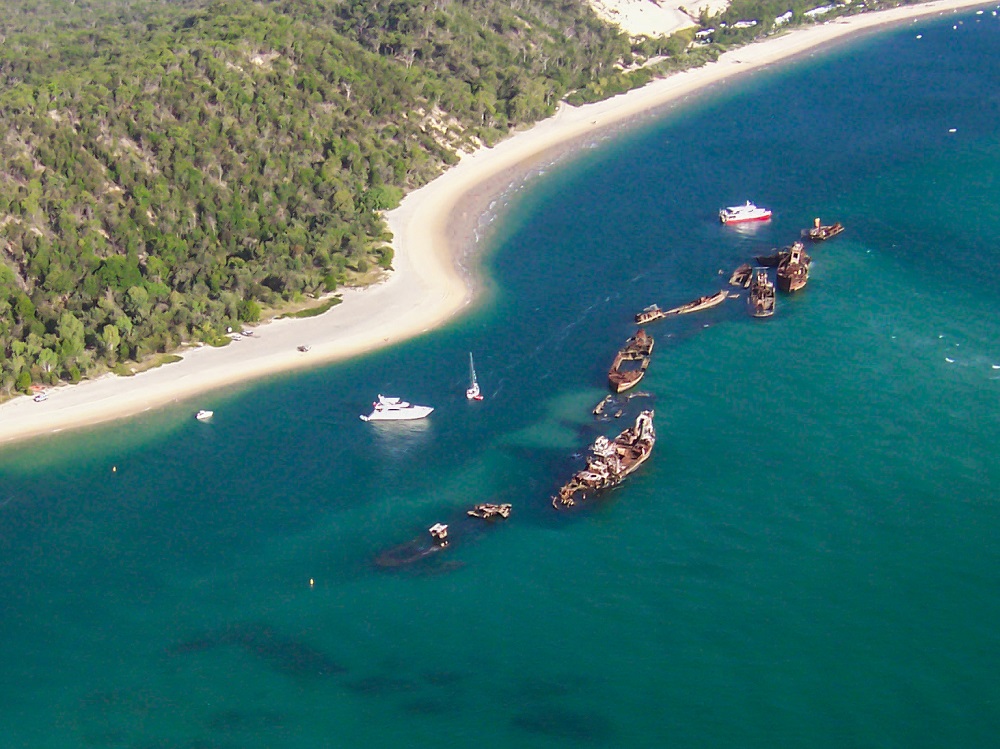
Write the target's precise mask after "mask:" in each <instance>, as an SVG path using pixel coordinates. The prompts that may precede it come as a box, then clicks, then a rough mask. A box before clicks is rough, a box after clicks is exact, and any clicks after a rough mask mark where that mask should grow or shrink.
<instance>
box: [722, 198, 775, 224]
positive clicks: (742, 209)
mask: <svg viewBox="0 0 1000 749" xmlns="http://www.w3.org/2000/svg"><path fill="white" fill-rule="evenodd" d="M769 218H771V209H770V208H760V207H758V206H755V205H754V204H753V203H751V202H750V201H749V200H748V201H747V202H746V205H733V206H729V208H723V209H722V210H721V211H719V221H721V222H722V223H724V224H739V223H743V222H745V221H767V220H768V219H769Z"/></svg>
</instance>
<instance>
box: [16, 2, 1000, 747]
mask: <svg viewBox="0 0 1000 749" xmlns="http://www.w3.org/2000/svg"><path fill="white" fill-rule="evenodd" d="M959 21H961V23H960V24H959ZM953 25H957V28H953ZM918 33H919V34H921V35H922V38H921V39H919V40H918V39H916V35H917V34H918ZM998 69H1000V24H998V20H997V18H996V17H994V16H992V15H991V14H990V11H987V12H986V13H985V14H983V15H981V16H977V15H975V14H974V13H963V14H960V15H958V16H954V17H949V18H948V19H947V20H936V21H932V22H929V23H922V24H918V25H907V26H905V27H899V28H896V29H892V30H889V31H885V32H883V33H879V34H876V35H871V36H867V37H865V38H862V39H856V40H853V41H851V42H849V43H845V44H842V45H840V46H838V47H836V48H833V49H830V50H827V51H825V52H824V53H822V54H816V55H812V56H809V57H805V58H802V59H800V60H797V61H794V62H793V63H790V64H786V65H782V66H779V67H776V68H774V69H771V70H768V71H765V72H762V73H756V74H753V75H751V76H748V77H744V78H741V79H739V80H738V81H735V82H732V83H730V84H727V85H725V86H722V85H720V86H717V87H715V88H714V89H712V90H710V91H707V92H705V93H704V94H702V95H700V96H698V97H695V98H694V99H692V100H691V101H689V102H687V103H686V104H685V105H684V106H681V107H674V108H671V109H668V110H665V111H664V112H663V113H662V114H661V116H659V117H657V118H655V119H653V120H650V121H648V122H647V123H646V124H645V125H643V126H641V127H638V128H633V129H630V130H628V131H624V132H622V133H619V134H618V135H617V136H616V137H614V138H611V139H607V138H605V139H601V140H599V141H595V142H594V143H593V144H590V146H591V147H589V148H588V149H586V150H585V151H584V152H583V153H582V155H579V156H578V157H577V158H575V159H573V160H564V161H560V162H559V163H556V164H553V165H550V166H549V167H548V168H546V169H545V170H544V173H541V174H536V175H534V176H533V177H532V178H531V179H530V180H529V181H528V183H527V185H526V187H525V188H524V189H519V190H517V191H514V192H512V193H511V194H510V195H509V196H508V197H507V200H506V201H505V204H504V207H503V208H502V209H501V210H499V212H498V216H497V217H496V219H495V220H493V222H492V223H491V224H490V226H491V230H490V232H489V233H488V239H487V241H486V243H485V245H486V246H485V248H484V250H483V256H482V262H483V264H484V267H485V273H486V274H487V275H488V276H489V277H490V279H491V289H492V293H491V295H490V296H489V297H488V299H486V301H484V303H483V304H482V305H481V306H480V307H479V308H478V309H477V310H476V311H475V312H474V313H473V314H471V315H470V316H468V317H465V318H463V319H461V320H459V321H457V322H455V323H454V324H453V325H451V326H449V327H448V328H446V329H444V330H440V331H435V332H433V333H430V334H428V335H426V336H424V337H422V338H421V339H419V340H416V341H412V342H410V343H407V344H405V345H401V346H398V347H394V348H393V349H391V350H388V351H384V352H380V353H378V354H375V355H372V356H368V357H364V358H362V359H358V360H356V361H352V362H348V363H345V364H340V365H336V366H330V367H325V368H322V369H317V370H315V371H312V372H307V373H304V374H296V375H294V376H286V377H280V378H274V379H272V380H269V381H266V382H262V383H256V384H253V385H251V386H247V387H244V388H240V389H237V390H232V391H226V392H220V393H215V394H211V395H209V396H204V397H202V398H199V399H198V401H197V402H196V403H189V404H184V405H181V406H178V407H176V408H171V409H166V410H162V411H159V412H155V413H150V414H146V415H144V416H142V417H140V418H137V419H133V420H130V421H128V422H125V423H122V424H116V425H113V426H110V427H104V428H100V429H95V430H92V431H89V432H86V433H77V434H67V435H63V436H59V437H53V438H47V439H43V440H37V441H35V442H32V443H27V444H24V445H22V446H17V447H14V448H9V449H7V450H5V451H4V452H3V453H0V561H2V563H0V601H2V602H3V615H2V617H0V655H2V660H3V678H2V679H0V705H2V707H0V735H2V736H3V737H4V738H3V744H4V745H5V746H10V747H30V748H31V749H36V748H43V747H45V748H47V747H52V748H56V747H59V748H63V747H122V748H125V747H128V748H129V749H132V748H143V749H147V748H152V747H156V748H158V749H160V748H164V747H183V748H185V749H195V747H282V748H284V747H310V748H313V747H327V746H329V747H353V746H364V745H368V746H378V747H381V746H429V745H431V744H434V745H439V744H441V743H442V742H449V743H450V744H452V745H457V746H470V745H473V744H474V745H476V746H477V747H481V749H487V747H550V746H571V745H579V744H588V745H593V746H629V747H644V746H649V747H663V746H681V747H695V746H697V747H701V746H726V747H732V746H742V747H753V746H761V747H765V746H766V747H769V748H772V747H831V749H832V748H837V749H840V748H842V747H845V746H878V747H907V749H910V748H912V747H941V746H963V747H992V746H993V745H994V744H995V741H996V736H997V735H998V734H1000V681H998V680H997V678H996V670H997V664H998V662H1000V640H998V637H997V635H996V621H997V620H998V617H1000V601H998V598H997V595H996V592H997V590H998V589H1000V564H998V562H1000V549H998V545H997V541H996V539H997V537H998V535H1000V506H998V501H997V493H996V487H997V486H998V485H1000V459H998V458H997V451H996V445H997V444H1000V419H998V416H1000V401H998V398H997V389H998V387H1000V381H998V377H1000V370H994V369H993V368H992V367H993V365H994V364H998V365H1000V341H998V336H997V324H996V320H997V319H998V316H997V313H998V311H1000V310H998V307H1000V302H998V296H997V293H996V292H997V289H996V286H997V283H996V278H997V274H998V272H1000V227H998V225H997V221H996V217H997V211H996V205H997V203H998V198H1000V182H998V179H997V178H998V174H1000V137H998V135H1000V128H998V123H1000V83H998V81H1000V79H998V78H997V75H996V71H997V70H998ZM951 129H954V131H955V132H949V131H950V130H951ZM747 198H750V199H753V200H755V201H757V202H759V203H761V204H763V205H767V206H769V207H771V208H772V209H773V210H774V211H775V217H774V219H773V220H772V221H771V222H769V223H767V224H766V225H759V226H757V227H754V228H753V229H748V230H737V229H734V228H733V227H722V226H721V225H720V224H719V223H718V221H717V219H716V211H717V210H718V208H719V207H720V206H722V205H729V204H733V203H738V202H742V201H743V200H745V199H747ZM814 216H820V217H822V218H823V219H824V221H834V220H839V221H842V222H843V223H844V224H845V225H846V226H847V227H848V228H847V231H846V232H845V233H844V234H843V235H842V236H840V237H838V238H836V239H834V240H832V241H830V242H828V243H825V244H823V245H819V246H815V247H812V248H810V249H811V252H812V255H813V258H814V262H813V266H812V275H811V280H810V282H809V285H808V286H807V288H806V289H805V290H804V291H802V292H800V293H799V294H798V295H796V296H795V297H792V298H788V297H781V298H779V301H778V311H777V313H776V315H775V316H774V317H773V318H771V319H769V320H766V321H759V320H753V319H751V318H749V317H748V316H747V315H746V314H745V311H744V308H743V306H742V303H743V300H742V299H740V300H736V301H729V302H727V303H726V304H725V305H723V306H722V307H719V308H716V309H715V310H712V311H709V312H705V313H702V314H700V315H692V316H690V317H689V318H688V319H676V320H667V321H663V322H660V323H657V324H654V325H653V326H650V332H651V333H652V334H653V335H654V336H655V337H656V340H657V343H656V350H655V352H654V358H653V364H652V366H651V368H650V371H649V374H648V375H647V377H646V379H645V380H644V382H643V384H642V389H643V390H645V391H647V392H649V393H650V394H651V397H650V399H648V400H647V399H638V400H636V401H633V403H632V405H631V407H630V410H629V411H628V413H627V414H626V415H625V416H623V421H625V420H627V419H628V418H629V417H630V416H631V415H633V414H634V411H635V409H636V408H638V407H639V406H640V405H642V406H645V405H652V406H653V407H655V409H656V421H657V429H658V433H659V440H658V443H657V447H656V450H655V452H654V454H653V457H652V458H651V460H650V461H649V462H648V463H647V464H646V465H645V466H644V467H643V469H642V470H641V471H640V472H639V473H637V474H636V475H635V476H633V477H631V478H630V479H629V481H628V482H627V483H626V484H625V485H624V486H623V487H621V488H620V489H618V490H616V491H614V492H612V493H611V494H610V495H608V496H606V497H604V498H603V499H601V500H600V501H598V502H595V503H593V504H591V505H589V506H588V507H586V508H584V509H583V511H581V512H575V513H571V514H569V515H564V514H558V513H556V512H555V511H553V510H552V509H551V507H550V506H549V497H550V496H551V494H552V493H553V492H554V490H555V489H556V488H557V487H558V485H559V484H560V483H561V480H562V479H563V478H565V477H566V476H567V475H568V473H570V472H571V471H572V470H574V469H575V468H576V467H577V466H578V465H579V457H578V455H579V453H580V451H581V450H583V449H584V448H585V447H586V445H587V444H588V443H589V442H590V441H592V439H593V438H594V436H596V435H597V434H599V433H606V434H613V433H615V432H617V431H618V430H619V429H620V428H621V427H622V426H623V424H622V423H621V422H614V421H613V422H611V423H607V424H605V423H599V422H595V421H594V420H593V417H592V416H591V415H590V410H591V408H593V406H594V405H595V404H596V403H597V401H598V400H599V399H600V398H601V397H603V395H604V393H605V374H606V370H607V367H608V364H609V363H610V360H611V358H612V356H613V354H614V351H615V350H616V348H617V347H618V346H619V345H620V344H621V343H622V342H623V341H624V340H625V338H626V337H627V336H628V335H630V334H631V332H632V331H633V330H634V325H633V324H632V323H631V319H632V315H633V314H634V313H635V312H636V311H638V310H639V309H641V308H642V307H644V306H645V305H647V304H649V303H651V302H654V301H655V302H658V303H660V304H661V306H673V305H674V304H677V303H680V302H683V301H687V300H689V299H691V298H693V297H696V296H699V295H701V294H704V293H708V292H710V291H713V290H715V289H717V288H720V285H721V284H723V283H724V282H725V280H726V278H728V274H729V272H730V271H731V270H732V269H733V268H734V267H735V266H736V265H739V264H740V263H741V262H744V261H745V260H748V259H749V258H750V257H751V256H752V255H754V254H759V253H762V252H766V251H768V250H770V248H772V247H775V246H780V245H785V244H788V243H789V242H790V241H792V240H793V239H794V238H795V237H796V236H797V235H798V232H799V230H800V229H801V228H803V227H806V226H808V225H810V224H811V222H812V219H813V217H814ZM720 271H722V275H721V276H720V274H719V272H720ZM469 350H473V351H474V352H475V354H476V362H477V369H478V371H479V376H480V381H481V383H482V386H483V390H484V393H485V395H486V400H485V401H484V402H482V403H476V404H470V403H468V402H466V400H465V398H464V388H465V386H466V382H465V378H466V362H467V358H466V357H467V352H468V351H469ZM949 359H950V360H952V361H948V360H949ZM379 391H381V392H383V393H398V394H400V395H404V396H406V397H407V398H409V399H411V400H413V401H415V402H418V403H429V404H432V405H434V406H435V407H436V410H435V412H434V413H433V414H432V416H431V417H430V418H429V419H428V420H426V421H425V422H422V423H419V424H409V425H398V424H397V425H392V426H391V427H387V426H386V425H373V424H365V423H363V422H361V421H360V420H359V419H358V418H357V416H358V414H359V413H360V412H362V411H364V410H365V409H366V407H367V405H368V403H369V402H370V401H371V400H372V398H373V397H374V395H375V393H376V392H379ZM201 407H207V408H213V409H214V410H215V412H216V415H215V418H214V420H213V421H212V422H211V423H199V422H196V421H195V420H194V419H193V418H192V415H193V412H194V410H196V409H197V408H201ZM113 468H114V469H115V470H112V469H113ZM479 501H507V502H512V503H513V504H514V515H513V516H512V518H511V519H510V520H509V521H507V522H506V523H504V524H499V525H497V526H493V527H486V526H485V525H475V524H472V523H467V522H465V521H463V520H462V514H463V512H464V510H465V508H467V507H468V506H470V505H471V504H473V503H475V502H479ZM436 521H445V522H450V523H451V524H452V526H453V529H454V531H455V532H454V536H455V540H454V542H453V545H452V547H451V548H450V549H448V550H447V551H446V552H443V553H440V554H437V555H434V556H432V557H431V558H430V559H429V560H428V561H427V562H425V563H422V564H418V565H415V566H413V567H410V568H407V569H405V570H391V571H386V570H381V569H378V568H376V567H375V566H374V565H373V563H372V562H373V559H374V558H375V556H376V555H377V554H378V553H379V552H380V551H382V550H384V549H386V548H389V547H392V546H394V545H396V544H400V543H403V542H405V541H407V540H408V539H411V538H414V537H416V536H418V535H419V534H421V533H422V532H423V531H424V529H425V528H426V527H427V526H428V525H430V524H431V523H433V522H436ZM310 579H312V580H314V585H312V586H310V584H309V581H310Z"/></svg>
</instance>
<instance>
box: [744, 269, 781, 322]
mask: <svg viewBox="0 0 1000 749" xmlns="http://www.w3.org/2000/svg"><path fill="white" fill-rule="evenodd" d="M774 305H775V293H774V284H773V283H771V280H770V279H769V278H768V277H767V270H765V269H764V268H758V269H757V271H756V272H755V273H754V276H753V281H752V282H751V284H750V293H749V295H748V296H747V309H749V310H750V314H751V315H753V316H754V317H770V316H771V315H773V314H774Z"/></svg>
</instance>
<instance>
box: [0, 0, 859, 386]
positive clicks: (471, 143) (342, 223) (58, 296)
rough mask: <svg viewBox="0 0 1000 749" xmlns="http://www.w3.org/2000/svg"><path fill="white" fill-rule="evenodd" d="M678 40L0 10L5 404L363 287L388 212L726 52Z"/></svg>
mask: <svg viewBox="0 0 1000 749" xmlns="http://www.w3.org/2000/svg"><path fill="white" fill-rule="evenodd" d="M813 5H814V4H813V3H801V2H798V1H796V2H794V3H792V4H787V3H780V4H779V3H777V2H776V0H773V1H772V0H755V1H754V2H749V1H748V0H737V2H734V3H733V5H732V6H731V8H730V9H729V10H727V11H726V12H725V14H723V16H716V17H715V18H703V19H702V23H703V25H708V24H710V23H715V24H716V25H718V24H719V23H720V21H721V22H723V23H725V21H726V19H730V20H732V19H735V18H737V17H739V18H746V17H747V16H746V15H744V14H748V13H765V12H766V13H767V14H769V15H768V17H769V18H770V19H772V21H771V24H770V25H765V24H764V23H762V24H760V28H755V29H753V30H750V31H752V32H753V35H758V36H759V35H760V33H766V32H768V31H770V30H772V29H773V17H774V15H775V13H774V10H773V9H774V8H778V7H780V8H782V9H785V8H789V7H792V6H795V7H796V9H797V10H796V12H797V13H799V15H798V16H797V20H799V19H801V10H804V9H808V8H809V7H812V6H813ZM856 8H860V4H855V5H854V6H851V8H850V9H856ZM777 12H778V13H780V12H783V10H778V11H777ZM727 14H728V15H727ZM761 17H763V16H761ZM728 26H729V24H727V25H726V26H725V27H723V30H724V29H725V28H728ZM694 31H695V29H689V30H686V31H684V32H680V33H678V34H676V35H674V36H673V37H671V38H669V39H655V40H648V39H639V40H630V39H629V38H628V37H627V36H626V35H624V34H622V33H621V32H619V31H618V30H617V29H615V28H612V27H609V26H607V25H605V24H602V23H601V22H599V21H598V20H597V18H596V17H595V16H594V14H593V13H592V12H591V11H590V9H589V7H588V6H587V5H586V3H585V2H584V0H258V1H257V2H252V1H251V0H217V1H215V2H209V1H208V0H132V1H131V2H127V1H125V0H76V2H74V3H69V2H67V1H66V0H5V13H4V16H3V17H2V18H0V394H7V395H9V394H10V393H11V392H13V391H14V390H25V389H27V388H28V386H29V385H30V384H31V383H32V382H47V383H52V382H55V381H57V380H59V379H64V380H69V381H76V380H78V379H79V378H80V377H84V376H87V375H91V374H94V373H97V372H100V371H103V370H105V369H108V368H112V369H116V371H127V370H126V369H125V368H124V366H123V365H124V364H125V363H126V362H142V361H146V362H148V361H149V360H150V358H151V357H152V355H154V354H156V353H158V352H160V353H162V352H167V351H170V350H172V349H174V348H176V347H177V346H179V345H181V344H182V343H185V342H191V341H204V342H208V343H221V342H224V341H226V340H227V339H225V338H224V336H223V335H222V333H223V331H225V330H226V328H227V327H229V326H236V325H239V324H241V323H246V322H254V321H256V320H258V319H259V318H260V316H261V315H262V314H267V313H269V312H271V311H274V310H281V309H287V308H289V307H290V306H293V305H301V304H302V303H303V301H304V300H308V299H314V298H317V297H319V296H321V295H322V294H324V293H326V292H330V291H333V290H335V289H336V288H337V287H338V286H339V285H342V284H345V283H364V282H366V281H368V280H371V279H372V278H374V277H375V274H377V273H378V272H379V271H380V270H381V269H384V268H389V267H390V266H391V263H392V250H391V247H390V246H389V245H388V240H389V239H390V237H389V236H388V235H387V233H386V227H385V223H384V221H383V219H382V213H381V212H382V211H384V210H385V209H388V208H391V207H393V206H394V205H396V204H397V203H398V201H399V200H400V198H401V196H402V195H403V194H404V193H405V192H406V191H408V190H410V189H412V188H414V187H417V186H419V185H421V184H424V183H426V182H427V181H428V180H430V179H432V178H433V177H434V176H435V175H437V174H438V173H439V172H440V171H441V169H442V168H443V167H444V166H446V165H447V164H450V163H453V162H454V161H455V160H456V158H457V153H458V152H460V151H462V150H469V149H472V148H474V147H475V146H477V145H479V144H482V143H493V142H495V141H497V140H498V139H500V138H502V137H504V136H505V135H507V134H508V133H509V132H510V131H511V129H513V128H516V127H519V126H522V125H525V124H528V123H531V122H534V121H536V120H538V119H540V118H543V117H545V116H548V115H550V114H551V113H553V112H554V111H555V107H556V105H557V104H558V103H559V101H561V100H563V99H564V98H566V99H568V100H569V101H572V102H578V101H586V100H592V99H597V98H602V97H605V96H609V95H612V94H614V93H618V92H619V91H622V90H625V89H627V88H630V87H632V86H636V85H640V84H642V83H644V82H646V81H647V80H649V78H650V77H652V76H653V75H655V74H656V73H657V72H658V71H662V70H665V69H670V68H672V67H683V66H688V65H695V64H701V63H702V62H704V61H705V60H707V59H711V58H712V57H714V56H716V55H717V54H718V53H719V51H720V50H721V49H722V48H723V44H725V43H727V40H726V39H721V40H720V41H716V42H715V43H713V44H710V45H700V46H692V45H691V42H692V40H693V39H694ZM744 31H747V30H741V32H740V36H738V37H734V38H733V39H732V40H729V42H731V43H740V42H743V41H746V40H747V39H746V38H744V37H743V36H742V34H743V32H744ZM748 33H749V32H748ZM720 36H722V37H724V36H725V33H724V31H723V33H722V34H720ZM650 58H654V59H655V60H656V61H657V63H656V66H646V67H643V66H642V63H645V62H647V61H649V60H650Z"/></svg>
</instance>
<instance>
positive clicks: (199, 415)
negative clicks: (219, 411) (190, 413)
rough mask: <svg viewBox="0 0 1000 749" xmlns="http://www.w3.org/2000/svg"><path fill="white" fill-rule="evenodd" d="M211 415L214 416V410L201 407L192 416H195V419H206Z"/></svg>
mask: <svg viewBox="0 0 1000 749" xmlns="http://www.w3.org/2000/svg"><path fill="white" fill-rule="evenodd" d="M213 416H215V411H207V410H205V409H204V408H203V409H201V410H200V411H198V413H196V414H195V415H194V417H195V418H196V419H197V420H198V421H208V420H209V419H211V418H212V417H213Z"/></svg>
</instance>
